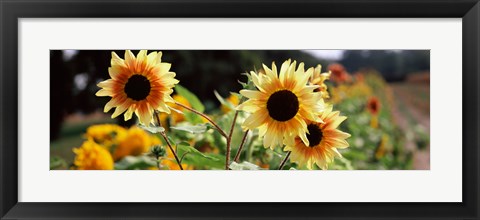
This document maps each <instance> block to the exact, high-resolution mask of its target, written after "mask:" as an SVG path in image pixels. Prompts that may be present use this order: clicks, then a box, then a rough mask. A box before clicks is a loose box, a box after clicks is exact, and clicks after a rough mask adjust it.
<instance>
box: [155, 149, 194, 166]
mask: <svg viewBox="0 0 480 220" xmlns="http://www.w3.org/2000/svg"><path fill="white" fill-rule="evenodd" d="M160 166H162V167H166V168H168V169H169V170H180V166H179V165H178V163H177V161H176V160H175V157H174V156H173V154H172V153H171V152H168V153H167V155H166V157H165V158H162V160H161V162H160ZM182 167H183V169H184V170H193V166H191V165H188V164H184V163H182Z"/></svg>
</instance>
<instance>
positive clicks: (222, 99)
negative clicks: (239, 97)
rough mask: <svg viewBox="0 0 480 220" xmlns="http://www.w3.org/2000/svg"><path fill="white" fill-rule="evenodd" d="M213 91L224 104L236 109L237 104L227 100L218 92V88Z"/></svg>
mask: <svg viewBox="0 0 480 220" xmlns="http://www.w3.org/2000/svg"><path fill="white" fill-rule="evenodd" d="M213 93H214V94H215V97H217V99H218V101H220V103H222V105H225V106H228V107H229V108H231V109H235V106H233V104H232V103H230V102H229V101H226V100H225V99H224V98H223V97H222V96H221V95H220V94H218V92H217V91H216V90H215V91H213Z"/></svg>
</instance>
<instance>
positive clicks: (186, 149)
mask: <svg viewBox="0 0 480 220" xmlns="http://www.w3.org/2000/svg"><path fill="white" fill-rule="evenodd" d="M186 153H188V155H187V156H185V157H191V156H200V157H203V158H207V159H210V160H214V161H218V160H219V159H218V158H215V157H212V156H209V155H206V154H203V153H202V152H200V151H198V150H197V149H195V148H194V147H192V146H190V144H188V143H186V142H181V143H179V144H178V145H177V154H178V156H179V157H181V156H182V155H184V154H186Z"/></svg>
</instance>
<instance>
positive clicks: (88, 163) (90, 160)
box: [73, 139, 113, 170]
mask: <svg viewBox="0 0 480 220" xmlns="http://www.w3.org/2000/svg"><path fill="white" fill-rule="evenodd" d="M73 152H74V153H75V159H74V162H73V164H74V165H75V166H76V167H77V169H79V170H113V159H112V155H110V152H108V151H107V150H106V149H105V148H103V147H101V146H100V145H98V144H97V143H95V142H94V141H93V140H92V139H89V140H87V141H85V142H83V144H82V146H81V147H80V148H74V149H73Z"/></svg>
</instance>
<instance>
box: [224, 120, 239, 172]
mask: <svg viewBox="0 0 480 220" xmlns="http://www.w3.org/2000/svg"><path fill="white" fill-rule="evenodd" d="M237 116H238V111H235V116H233V121H232V126H231V127H230V133H229V134H228V138H227V153H226V155H225V170H228V169H229V167H228V166H229V164H230V151H231V145H232V134H233V129H234V128H235V122H236V121H237Z"/></svg>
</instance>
